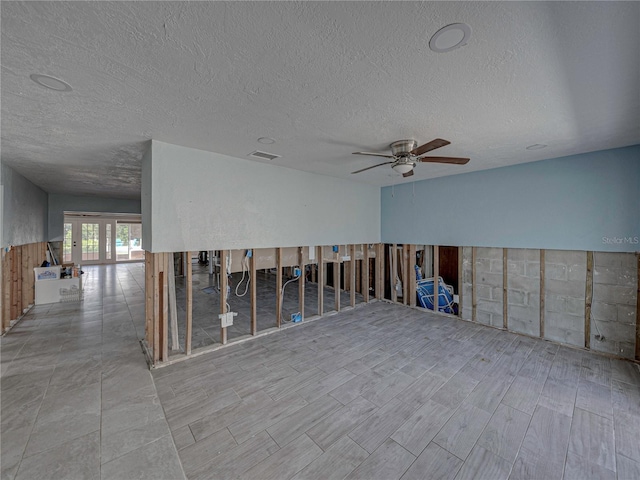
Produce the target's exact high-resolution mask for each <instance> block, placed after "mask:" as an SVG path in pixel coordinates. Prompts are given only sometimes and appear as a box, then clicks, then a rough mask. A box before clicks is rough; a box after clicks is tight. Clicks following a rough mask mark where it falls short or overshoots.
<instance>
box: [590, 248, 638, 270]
mask: <svg viewBox="0 0 640 480" xmlns="http://www.w3.org/2000/svg"><path fill="white" fill-rule="evenodd" d="M593 257H594V258H593V263H594V265H598V266H611V267H619V266H623V265H627V266H629V265H632V264H634V263H635V254H633V253H623V252H595V253H594V254H593Z"/></svg>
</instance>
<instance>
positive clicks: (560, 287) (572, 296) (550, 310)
mask: <svg viewBox="0 0 640 480" xmlns="http://www.w3.org/2000/svg"><path fill="white" fill-rule="evenodd" d="M544 271H545V280H544V287H545V301H544V304H545V314H544V317H545V327H544V337H545V338H547V339H549V340H554V341H556V342H562V343H567V344H569V345H575V346H578V347H584V315H585V312H584V311H585V285H586V278H587V252H577V251H567V250H547V251H546V252H545V266H544Z"/></svg>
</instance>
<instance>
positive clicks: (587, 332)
mask: <svg viewBox="0 0 640 480" xmlns="http://www.w3.org/2000/svg"><path fill="white" fill-rule="evenodd" d="M584 298H585V301H584V346H585V348H587V349H589V348H591V303H592V300H593V252H587V280H586V282H585V295H584Z"/></svg>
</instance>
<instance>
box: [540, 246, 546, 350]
mask: <svg viewBox="0 0 640 480" xmlns="http://www.w3.org/2000/svg"><path fill="white" fill-rule="evenodd" d="M544 252H545V251H544V250H540V338H544V309H545V306H544V297H545V295H544V288H545V287H544Z"/></svg>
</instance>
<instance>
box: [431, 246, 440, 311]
mask: <svg viewBox="0 0 640 480" xmlns="http://www.w3.org/2000/svg"><path fill="white" fill-rule="evenodd" d="M439 309H440V247H439V246H438V245H434V246H433V311H434V312H437V311H439Z"/></svg>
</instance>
